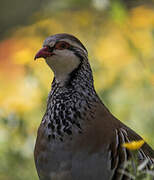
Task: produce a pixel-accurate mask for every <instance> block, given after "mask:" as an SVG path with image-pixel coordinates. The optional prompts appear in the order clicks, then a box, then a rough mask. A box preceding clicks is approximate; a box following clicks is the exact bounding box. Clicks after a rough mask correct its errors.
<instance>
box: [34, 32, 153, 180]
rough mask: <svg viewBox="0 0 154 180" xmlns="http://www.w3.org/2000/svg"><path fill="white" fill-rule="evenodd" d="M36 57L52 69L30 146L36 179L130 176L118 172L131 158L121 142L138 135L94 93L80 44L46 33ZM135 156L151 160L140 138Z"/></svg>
mask: <svg viewBox="0 0 154 180" xmlns="http://www.w3.org/2000/svg"><path fill="white" fill-rule="evenodd" d="M39 57H44V58H46V62H47V64H48V65H49V67H51V68H52V69H53V71H54V74H55V77H54V80H53V83H52V89H51V92H50V93H49V96H48V101H47V109H46V112H45V115H44V117H43V119H42V122H41V124H40V127H39V129H38V136H37V141H36V145H35V151H34V158H35V163H36V168H37V171H38V175H39V178H40V180H96V179H101V180H111V179H112V180H120V179H125V178H126V179H129V178H128V177H127V176H126V175H124V174H122V173H120V172H119V169H122V168H123V164H124V163H125V162H126V161H127V160H128V159H130V158H131V152H129V151H128V150H127V149H125V148H124V147H122V144H123V143H125V142H129V141H132V140H140V139H141V137H140V136H138V135H137V134H136V133H135V132H134V131H132V130H131V129H130V128H128V127H127V126H125V125H124V124H123V123H121V122H120V121H119V120H117V119H116V118H115V117H114V116H113V115H112V114H111V113H110V112H109V110H108V109H107V108H106V107H105V106H104V104H103V103H102V102H101V100H100V99H99V97H98V96H97V94H96V92H95V89H94V86H93V76H92V71H91V68H90V65H89V62H88V58H87V51H86V49H85V47H84V46H83V45H82V43H81V42H80V41H79V40H78V39H76V38H75V37H73V36H71V35H68V34H57V35H55V36H51V37H49V38H47V39H46V41H45V42H44V47H43V49H42V50H41V51H40V52H39V53H38V54H37V55H36V57H35V58H39ZM138 157H139V159H140V160H141V161H142V160H144V159H146V158H147V159H149V164H152V163H153V160H152V158H154V151H153V150H152V149H151V148H150V147H149V146H148V145H147V144H146V143H145V144H144V145H143V147H142V148H141V149H140V150H139V151H138Z"/></svg>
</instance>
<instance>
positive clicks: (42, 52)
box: [34, 46, 54, 60]
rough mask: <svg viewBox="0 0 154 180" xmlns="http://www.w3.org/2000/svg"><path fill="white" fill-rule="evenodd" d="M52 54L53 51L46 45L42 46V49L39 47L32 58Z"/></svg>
mask: <svg viewBox="0 0 154 180" xmlns="http://www.w3.org/2000/svg"><path fill="white" fill-rule="evenodd" d="M52 55H54V53H53V52H50V50H49V48H48V47H47V46H46V47H43V48H42V49H40V50H39V51H38V52H37V54H36V55H35V57H34V60H36V59H38V58H46V57H49V56H52Z"/></svg>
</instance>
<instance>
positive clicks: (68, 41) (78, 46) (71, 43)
mask: <svg viewBox="0 0 154 180" xmlns="http://www.w3.org/2000/svg"><path fill="white" fill-rule="evenodd" d="M60 41H65V42H67V43H69V44H70V45H72V46H74V47H77V48H79V49H82V50H83V51H84V52H85V53H86V54H87V51H86V50H85V49H83V48H82V46H80V45H79V44H78V43H76V42H74V41H71V40H69V39H65V38H64V39H61V40H60Z"/></svg>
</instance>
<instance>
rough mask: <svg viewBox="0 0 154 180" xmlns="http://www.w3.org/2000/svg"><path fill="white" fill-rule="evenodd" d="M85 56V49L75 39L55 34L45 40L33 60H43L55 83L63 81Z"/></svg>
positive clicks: (86, 54)
mask: <svg viewBox="0 0 154 180" xmlns="http://www.w3.org/2000/svg"><path fill="white" fill-rule="evenodd" d="M87 56H88V53H87V50H86V48H85V47H84V46H83V44H82V43H81V42H80V40H78V39H77V38H76V37H74V36H72V35H69V34H56V35H53V36H50V37H48V38H46V40H45V41H44V44H43V48H42V49H40V50H39V51H38V53H37V54H36V56H35V58H34V59H38V58H44V59H45V61H46V63H47V64H48V65H49V67H50V68H51V69H52V70H53V72H54V75H55V78H56V79H57V81H65V80H66V79H67V78H68V76H69V74H70V73H71V72H73V71H74V70H75V69H77V68H78V67H79V65H81V63H83V62H82V61H83V60H84V59H87Z"/></svg>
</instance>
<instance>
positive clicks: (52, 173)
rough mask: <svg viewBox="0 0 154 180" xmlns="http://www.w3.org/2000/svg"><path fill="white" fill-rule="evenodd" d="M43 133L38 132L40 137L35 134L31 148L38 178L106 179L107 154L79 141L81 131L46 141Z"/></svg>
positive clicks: (43, 179) (81, 140)
mask: <svg viewBox="0 0 154 180" xmlns="http://www.w3.org/2000/svg"><path fill="white" fill-rule="evenodd" d="M39 134H40V133H39ZM43 136H44V134H43V133H42V135H41V140H39V136H38V139H37V142H36V148H35V163H36V167H37V171H38V174H39V177H40V180H79V179H80V180H95V179H99V178H100V177H102V179H103V177H106V178H107V179H109V174H111V173H110V172H109V166H110V164H109V154H108V153H107V151H105V150H102V149H99V150H98V151H93V148H91V147H92V146H89V145H88V146H87V144H86V143H84V142H83V141H85V139H84V134H80V135H79V136H76V135H75V136H73V135H72V137H71V138H68V139H65V140H64V141H63V142H62V141H60V140H52V141H50V142H49V141H48V138H47V137H46V138H45V137H43ZM42 137H43V139H42ZM108 172H109V173H108Z"/></svg>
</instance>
